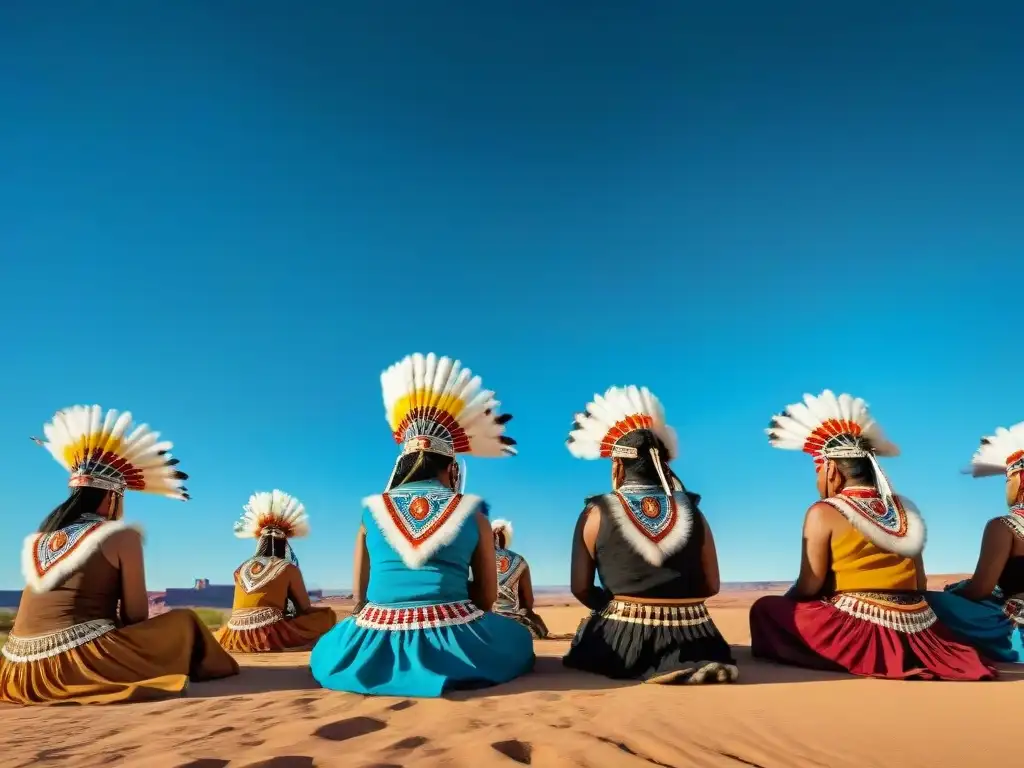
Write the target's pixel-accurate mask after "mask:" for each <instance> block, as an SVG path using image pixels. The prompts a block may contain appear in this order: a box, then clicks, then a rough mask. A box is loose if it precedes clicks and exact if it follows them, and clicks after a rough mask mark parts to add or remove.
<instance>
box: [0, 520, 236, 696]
mask: <svg viewBox="0 0 1024 768" xmlns="http://www.w3.org/2000/svg"><path fill="white" fill-rule="evenodd" d="M119 525H120V524H118V523H99V524H98V525H96V524H91V523H90V524H89V525H88V526H82V525H79V526H77V527H76V526H71V527H70V528H69V529H67V530H61V531H56V532H54V533H51V534H44V535H36V536H33V537H30V538H29V541H27V542H26V547H27V548H28V552H27V554H26V558H25V559H26V561H27V562H31V560H32V557H31V555H32V554H33V551H35V550H34V545H38V546H41V547H42V550H40V551H41V552H43V554H44V556H43V557H41V558H40V557H37V558H36V559H35V563H36V567H37V569H38V572H39V575H40V576H41V577H42V578H41V579H40V580H39V581H37V583H36V584H35V585H34V587H35V588H32V587H30V588H26V589H25V591H24V593H23V594H22V597H21V604H20V606H19V608H18V615H17V618H16V619H15V623H14V627H13V629H12V631H11V633H10V636H9V637H8V638H7V642H6V644H5V645H4V646H3V648H2V649H0V701H2V702H7V703H11V704H23V705H24V704H65V703H78V704H107V703H114V702H126V701H144V700H151V699H159V698H165V697H169V696H176V695H181V694H182V693H184V692H185V690H186V689H187V688H188V684H189V681H199V680H214V679H217V678H222V677H228V676H230V675H236V674H238V664H237V663H236V662H235V660H234V659H233V658H231V655H230V654H228V653H227V652H225V651H224V649H223V648H221V647H220V646H219V645H218V644H217V641H216V640H215V639H214V637H213V633H211V632H210V630H209V629H208V628H207V627H206V626H205V625H204V624H203V623H202V622H201V621H200V620H199V618H198V617H197V616H196V614H195V613H193V612H192V611H189V610H174V611H169V612H167V613H165V614H162V615H160V616H156V617H154V618H152V619H148V620H146V621H143V622H140V623H138V624H131V625H128V626H120V625H119V621H118V610H117V606H118V601H119V600H120V597H121V574H120V571H119V570H118V569H117V568H115V567H114V566H113V565H111V564H110V562H109V561H108V560H107V559H106V557H105V556H104V555H103V553H102V551H100V548H99V545H100V544H101V543H102V540H103V539H105V538H106V537H107V536H109V533H110V532H112V531H116V530H119V529H120V528H119V527H114V528H106V526H119ZM120 527H123V526H120ZM47 553H49V554H52V555H54V556H53V557H49V558H48V557H46V556H45V555H46V554H47ZM68 574H70V575H68ZM47 576H51V578H47Z"/></svg>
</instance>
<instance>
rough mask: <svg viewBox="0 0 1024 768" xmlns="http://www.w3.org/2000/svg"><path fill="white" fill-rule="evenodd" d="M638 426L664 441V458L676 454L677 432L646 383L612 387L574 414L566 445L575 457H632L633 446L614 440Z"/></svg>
mask: <svg viewBox="0 0 1024 768" xmlns="http://www.w3.org/2000/svg"><path fill="white" fill-rule="evenodd" d="M640 429H648V430H650V431H651V432H653V433H654V434H655V435H657V437H658V439H660V440H661V442H662V443H663V444H664V445H665V453H666V454H667V455H666V456H665V460H666V461H672V460H673V459H675V458H676V456H677V455H678V454H679V440H678V437H677V436H676V432H675V430H674V429H672V427H670V426H669V425H668V424H667V423H666V421H665V409H664V408H663V407H662V405H661V401H660V400H658V398H657V397H655V396H654V393H652V392H651V391H650V390H649V389H647V387H636V386H628V387H611V388H610V389H608V391H606V392H605V393H604V395H594V399H593V401H591V402H590V403H588V404H587V407H586V409H585V410H584V412H583V413H579V414H576V421H575V422H574V423H573V428H572V431H571V432H570V433H569V437H568V439H567V440H566V445H567V447H568V448H569V452H570V453H571V454H572V455H573V456H575V457H576V458H578V459H609V458H623V459H635V458H636V457H637V455H638V454H637V450H636V448H631V447H629V446H623V445H618V444H617V443H618V442H619V441H620V440H621V439H622V438H623V437H625V436H626V435H628V434H630V433H631V432H635V431H637V430H640Z"/></svg>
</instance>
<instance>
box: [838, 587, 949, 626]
mask: <svg viewBox="0 0 1024 768" xmlns="http://www.w3.org/2000/svg"><path fill="white" fill-rule="evenodd" d="M825 602H829V603H831V604H832V605H834V606H835V607H836V608H838V609H839V610H840V611H842V612H843V613H845V614H847V615H849V616H853V617H854V618H855V619H860V620H861V621H867V622H870V623H872V624H876V625H878V626H880V627H885V628H886V629H891V630H894V631H895V632H903V633H905V634H908V635H912V634H915V633H917V632H924V631H925V630H926V629H929V628H930V627H931V626H932V624H934V623H935V622H936V621H938V617H937V616H936V615H935V613H934V612H933V611H932V609H931V608H930V607H929V605H928V603H926V602H925V600H924V598H923V597H922V596H921V595H918V594H907V595H899V594H885V593H882V592H844V593H842V594H839V595H835V596H834V597H831V598H829V599H828V600H826V601H825Z"/></svg>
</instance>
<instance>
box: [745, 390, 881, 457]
mask: <svg viewBox="0 0 1024 768" xmlns="http://www.w3.org/2000/svg"><path fill="white" fill-rule="evenodd" d="M765 432H767V433H768V442H769V443H770V444H771V446H772V447H773V448H782V449H784V450H791V451H803V452H804V453H809V454H810V455H811V456H813V457H814V462H815V463H816V464H820V463H821V462H822V461H824V460H825V459H840V458H861V457H867V456H871V455H875V456H899V455H900V449H899V448H898V447H897V446H896V445H895V444H893V443H891V442H889V440H888V438H886V436H885V433H883V432H882V428H881V427H880V426H879V425H878V422H876V421H875V420H874V419H873V418H872V416H871V414H870V412H869V411H868V405H867V403H865V402H864V401H863V400H862V399H861V398H859V397H853V396H852V395H847V394H845V393H844V394H841V395H839V396H838V397H836V395H835V394H834V393H833V392H832V391H831V390H829V389H826V390H825V391H824V392H822V393H821V394H820V395H818V396H817V397H815V396H814V395H804V401H803V402H802V403H794V404H793V405H789V406H786V409H785V410H784V411H783V412H782V413H781V414H779V415H777V416H773V417H772V421H771V425H770V426H769V427H768V429H766V430H765Z"/></svg>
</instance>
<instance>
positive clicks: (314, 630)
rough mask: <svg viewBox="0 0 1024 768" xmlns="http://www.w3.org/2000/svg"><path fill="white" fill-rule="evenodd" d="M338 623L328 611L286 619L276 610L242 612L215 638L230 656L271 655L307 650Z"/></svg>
mask: <svg viewBox="0 0 1024 768" xmlns="http://www.w3.org/2000/svg"><path fill="white" fill-rule="evenodd" d="M337 621H338V617H337V615H335V613H334V611H333V610H332V609H331V608H312V609H310V610H309V611H307V612H306V613H302V614H299V615H298V616H295V617H293V618H285V616H284V614H283V613H282V612H281V611H279V610H278V609H276V608H242V609H238V610H234V611H232V612H231V617H230V618H229V619H228V623H227V624H226V625H225V626H224V627H222V628H221V629H219V630H217V632H216V633H215V634H214V637H216V638H217V642H218V643H220V644H221V645H222V646H223V647H224V648H225V650H228V651H231V652H232V653H273V652H276V651H293V650H300V649H301V650H308V649H309V648H310V647H311V646H312V645H313V643H315V642H316V641H317V640H319V639H320V636H321V635H323V634H324V633H325V632H327V631H328V630H330V628H331V627H333V626H334V625H335V624H336V623H337Z"/></svg>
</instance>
